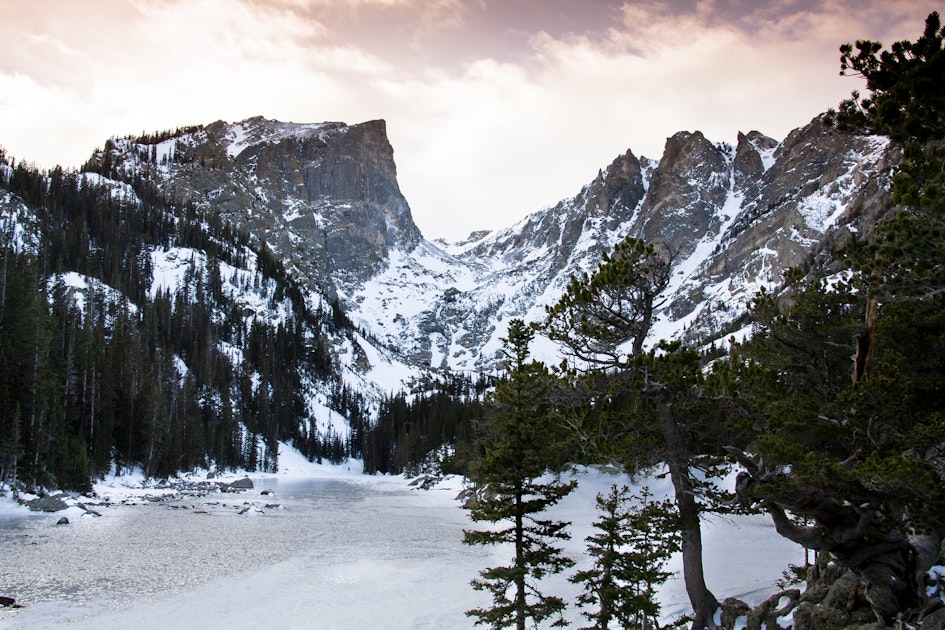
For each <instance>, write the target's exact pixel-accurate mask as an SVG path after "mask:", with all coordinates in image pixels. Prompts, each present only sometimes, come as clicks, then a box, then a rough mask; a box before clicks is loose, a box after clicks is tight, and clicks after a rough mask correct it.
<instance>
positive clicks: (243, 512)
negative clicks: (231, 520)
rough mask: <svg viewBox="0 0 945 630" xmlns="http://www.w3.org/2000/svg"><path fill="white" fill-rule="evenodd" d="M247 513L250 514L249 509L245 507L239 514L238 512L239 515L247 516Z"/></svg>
mask: <svg viewBox="0 0 945 630" xmlns="http://www.w3.org/2000/svg"><path fill="white" fill-rule="evenodd" d="M247 512H249V508H248V507H244V508H243V509H242V510H240V511H239V512H237V514H246V513H247Z"/></svg>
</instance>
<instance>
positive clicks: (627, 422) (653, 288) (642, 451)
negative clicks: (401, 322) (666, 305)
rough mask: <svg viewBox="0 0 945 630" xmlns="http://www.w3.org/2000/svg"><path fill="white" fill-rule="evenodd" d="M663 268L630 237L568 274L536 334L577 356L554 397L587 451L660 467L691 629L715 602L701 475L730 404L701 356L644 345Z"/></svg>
mask: <svg viewBox="0 0 945 630" xmlns="http://www.w3.org/2000/svg"><path fill="white" fill-rule="evenodd" d="M669 268H670V266H669V261H668V258H667V257H666V256H662V255H660V254H659V253H658V252H657V251H656V250H655V249H654V248H653V247H649V246H646V245H645V244H643V243H642V242H641V241H639V240H636V239H628V240H626V241H624V242H623V243H621V244H620V245H619V246H618V248H617V250H616V251H615V253H614V254H613V255H612V256H605V257H604V260H603V262H602V263H601V265H600V266H599V267H598V269H597V271H596V272H595V273H594V274H592V275H590V276H588V275H584V276H582V277H581V278H572V281H571V283H570V284H569V285H568V287H567V290H566V291H565V294H564V295H563V296H562V297H561V299H560V300H559V301H558V303H557V304H555V305H554V306H552V307H549V308H548V309H547V318H546V321H545V323H544V324H543V326H542V330H543V332H545V333H546V334H547V335H548V336H549V337H550V338H551V339H553V340H555V341H558V342H559V343H561V344H563V346H564V347H565V351H566V352H567V353H568V354H569V355H570V357H571V358H572V359H573V360H574V361H573V363H572V364H570V365H569V364H567V363H563V364H562V366H561V375H562V378H563V379H564V380H565V381H566V383H567V388H566V389H567V391H568V394H567V395H566V396H564V397H563V398H562V400H560V401H558V402H559V407H561V408H563V409H565V410H566V422H567V424H568V425H569V427H570V428H571V429H572V431H573V432H574V438H575V439H576V441H577V443H578V444H580V445H581V450H582V455H583V457H584V458H585V459H593V458H598V459H604V460H606V459H618V460H619V461H622V463H624V464H625V466H626V467H627V468H628V469H630V470H638V469H640V468H641V467H647V466H652V465H654V464H656V463H659V462H662V463H664V464H666V466H667V468H668V472H669V476H670V478H671V480H672V483H673V487H674V489H675V501H676V509H677V513H678V520H677V523H678V525H679V527H680V534H681V547H682V557H683V578H684V580H685V582H686V591H687V594H688V595H689V599H690V603H691V604H692V608H693V611H694V614H695V622H694V624H693V628H702V627H711V626H712V625H713V621H712V618H713V616H714V614H715V611H716V609H717V608H718V606H719V602H718V600H717V598H716V597H715V595H714V594H713V593H712V592H711V591H710V590H709V588H708V586H707V585H706V582H705V575H704V568H703V562H702V531H701V524H700V514H701V513H702V511H704V510H705V509H712V507H713V503H716V500H717V498H718V497H717V493H716V492H714V490H713V488H712V485H711V484H709V483H706V482H705V479H706V478H707V477H711V476H713V475H718V474H720V469H719V468H718V463H719V462H718V459H717V458H718V457H720V456H721V455H722V453H721V447H720V440H721V437H720V436H721V435H722V434H725V433H726V428H725V427H726V423H725V422H724V415H725V414H724V409H725V407H726V404H725V403H724V402H722V400H721V399H722V398H724V395H721V394H722V393H723V392H719V394H720V395H716V391H715V390H716V385H717V384H718V385H719V387H724V384H725V381H724V380H717V379H714V378H710V377H711V375H707V374H706V372H705V371H704V369H703V367H704V366H703V365H702V364H701V361H700V356H699V353H698V352H696V351H695V350H694V349H692V348H687V347H685V346H683V345H682V344H681V343H679V342H674V343H660V344H658V345H657V346H656V347H655V348H653V349H652V350H650V351H648V352H644V351H643V341H644V340H645V338H646V337H647V334H648V333H649V331H650V328H651V326H652V322H653V315H654V309H655V307H656V304H657V301H656V300H657V299H658V297H657V296H659V294H660V292H661V291H662V289H663V288H664V287H665V286H666V283H667V282H668V279H669Z"/></svg>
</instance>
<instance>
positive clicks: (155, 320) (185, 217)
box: [0, 153, 363, 489]
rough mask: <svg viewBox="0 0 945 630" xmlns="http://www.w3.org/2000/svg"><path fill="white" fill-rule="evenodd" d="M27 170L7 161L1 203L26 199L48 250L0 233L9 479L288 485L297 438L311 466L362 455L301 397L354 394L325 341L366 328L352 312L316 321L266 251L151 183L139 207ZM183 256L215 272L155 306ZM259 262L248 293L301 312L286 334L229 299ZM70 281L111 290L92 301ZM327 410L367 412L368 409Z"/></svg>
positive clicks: (349, 401)
mask: <svg viewBox="0 0 945 630" xmlns="http://www.w3.org/2000/svg"><path fill="white" fill-rule="evenodd" d="M11 162H12V161H11V160H7V158H6V156H5V155H3V154H2V153H0V195H5V196H9V195H10V194H11V193H12V195H13V197H11V199H12V200H13V203H14V205H15V204H16V199H19V200H22V202H23V203H24V204H25V206H26V207H27V208H28V214H29V215H31V216H32V217H33V218H34V219H35V220H34V221H33V224H34V225H35V226H37V231H38V234H37V236H38V241H39V242H38V246H30V247H25V246H23V245H22V244H21V242H20V240H19V237H17V235H16V233H17V229H18V227H17V226H18V223H16V222H15V221H13V219H12V217H8V216H4V217H2V218H3V221H2V222H0V223H2V225H3V230H2V232H3V233H2V236H0V267H2V268H0V478H2V479H3V480H6V481H12V482H15V483H16V482H19V483H20V484H23V485H25V486H28V487H44V486H45V487H52V486H60V487H68V488H76V489H86V488H88V486H89V483H90V479H91V478H92V477H93V476H94V475H97V474H101V473H104V472H107V471H109V470H111V469H115V468H117V469H118V470H122V469H124V468H126V467H131V466H140V467H141V468H142V469H143V470H144V472H145V473H146V474H147V475H149V476H155V477H164V476H167V475H170V474H173V473H175V472H178V471H183V470H188V469H193V468H195V467H217V468H233V467H244V468H248V469H266V470H274V469H275V468H276V467H277V466H278V461H277V454H278V442H279V441H284V440H290V441H292V442H293V443H294V444H295V445H296V446H297V447H299V448H300V449H301V450H302V452H303V453H305V454H306V455H307V456H309V457H310V458H311V459H313V460H314V459H316V458H320V457H327V458H328V459H330V460H332V461H340V460H342V459H344V457H345V456H347V455H348V454H349V451H350V448H349V447H350V445H349V442H348V440H347V436H341V435H332V434H331V433H330V432H329V433H328V434H327V435H325V434H323V433H320V432H319V431H318V430H317V419H316V418H314V417H312V415H311V414H312V412H311V411H310V410H309V409H308V408H307V404H306V401H305V400H304V399H303V392H304V391H306V384H307V383H308V384H311V383H314V382H318V381H321V382H324V383H326V385H325V387H324V388H323V389H328V388H329V386H328V385H327V383H328V382H337V381H338V379H337V374H336V372H335V368H334V366H333V363H332V359H331V354H330V352H329V347H330V346H329V342H328V341H327V340H326V335H328V334H345V331H346V330H350V322H349V321H348V320H347V318H346V317H345V315H344V313H343V311H341V309H340V306H338V305H337V304H333V305H331V308H329V309H328V310H327V312H320V313H313V312H311V311H310V310H309V309H308V308H307V307H306V306H305V302H304V299H303V296H304V291H303V290H302V288H301V287H300V286H298V284H297V283H296V282H294V281H293V280H291V279H290V278H289V277H288V274H286V272H285V269H284V267H283V266H282V263H281V261H279V260H278V259H277V258H276V257H275V256H274V255H273V254H272V253H271V252H270V250H269V249H268V248H267V247H266V246H265V244H262V245H261V246H255V247H254V246H253V245H252V244H251V242H250V239H249V237H248V235H247V234H246V233H245V232H243V231H241V230H238V229H236V228H234V227H233V226H232V225H230V224H229V223H227V222H225V221H222V220H221V219H220V218H219V217H217V216H214V215H212V214H209V213H206V212H203V211H200V210H198V209H197V208H195V207H194V206H193V205H191V204H187V203H182V202H180V201H178V200H175V199H168V198H166V197H165V196H164V195H162V194H161V193H160V192H159V191H158V190H156V189H155V187H154V186H153V184H151V183H150V182H148V181H145V180H143V179H141V178H139V177H137V176H130V177H128V178H126V179H127V182H126V183H127V184H128V185H129V186H130V187H131V188H132V189H133V190H134V192H135V195H136V196H137V200H136V201H132V200H128V199H124V198H122V196H120V195H115V194H114V193H113V190H112V189H110V188H109V187H108V186H106V185H102V184H99V183H97V181H96V180H95V179H94V178H89V177H88V176H85V175H81V174H77V173H73V172H67V171H64V170H62V169H60V168H56V169H53V170H52V171H49V172H41V171H39V170H37V169H36V168H34V167H32V166H30V165H27V164H24V163H22V162H20V163H18V164H13V163H11ZM21 219H22V217H21ZM171 247H180V248H186V249H189V250H194V251H198V252H202V253H203V254H204V255H205V259H206V261H207V262H206V264H198V263H197V262H191V264H190V266H189V268H188V269H187V271H186V273H185V278H184V282H183V283H182V286H181V287H180V289H179V290H178V291H177V292H176V293H171V292H167V291H152V290H151V288H152V275H153V269H152V268H151V267H152V257H151V253H152V252H153V251H156V250H159V249H164V250H167V249H169V248H171ZM252 253H255V259H256V262H257V269H256V272H255V277H253V276H252V273H250V272H246V273H245V274H244V276H243V280H242V281H243V282H245V283H248V284H250V286H247V287H244V288H247V289H250V288H252V289H253V290H255V291H256V292H257V293H260V294H262V295H265V296H266V297H268V299H269V300H270V304H271V305H272V306H275V305H276V304H277V303H282V304H288V305H289V306H288V307H287V309H286V310H288V311H289V313H290V314H289V316H288V317H286V318H284V320H283V321H280V322H277V323H273V322H271V321H268V320H264V319H255V318H254V317H252V316H248V315H245V314H244V313H243V312H242V311H241V309H240V308H239V307H237V306H235V305H234V304H233V303H231V302H230V301H229V300H228V298H227V296H226V295H224V291H223V279H222V277H221V265H223V264H227V265H231V266H233V267H236V268H246V266H247V265H248V264H249V262H250V261H248V257H249V256H250V255H251V254H252ZM67 272H76V273H78V274H81V275H82V276H84V277H86V278H90V279H95V281H97V282H91V281H90V282H89V286H88V287H87V288H86V289H85V290H84V291H83V292H82V293H78V294H77V293H76V292H75V291H73V290H72V289H71V288H70V287H67V286H66V285H65V284H64V283H63V282H62V278H63V275H62V274H64V273H67ZM116 296H121V297H120V298H119V297H116ZM77 297H78V299H77ZM224 348H227V349H228V351H226V352H224ZM181 365H184V366H186V369H183V370H182V369H181V368H180V366H181ZM329 404H331V405H332V406H334V407H335V408H336V409H337V410H338V411H339V413H342V414H343V415H345V416H346V417H351V418H356V417H357V416H358V414H363V411H362V409H363V402H361V401H360V400H358V399H357V398H356V397H351V396H347V397H344V396H337V397H336V396H332V397H330V401H329Z"/></svg>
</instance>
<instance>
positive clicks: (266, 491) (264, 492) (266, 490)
mask: <svg viewBox="0 0 945 630" xmlns="http://www.w3.org/2000/svg"><path fill="white" fill-rule="evenodd" d="M259 494H261V495H267V494H274V493H273V491H272V490H269V489H268V488H267V489H265V490H263V491H261V492H260V493H259Z"/></svg>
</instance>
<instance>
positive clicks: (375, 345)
mask: <svg viewBox="0 0 945 630" xmlns="http://www.w3.org/2000/svg"><path fill="white" fill-rule="evenodd" d="M735 140H736V141H735V143H734V144H729V143H726V142H715V141H712V140H709V139H708V138H706V137H705V136H704V134H702V133H701V132H699V131H694V132H688V131H684V132H679V133H677V134H675V135H673V136H672V137H670V138H668V139H667V141H666V144H665V148H664V151H663V155H662V156H661V157H660V159H659V160H658V161H657V160H651V159H648V158H645V157H640V158H638V157H636V156H635V155H634V153H633V152H632V151H631V150H628V151H626V152H625V153H623V154H621V155H618V156H617V157H616V158H615V159H614V160H613V162H611V163H610V164H609V165H606V166H605V167H603V168H601V169H599V171H598V173H597V176H596V177H594V178H593V179H592V180H591V181H590V182H589V183H588V184H587V185H585V186H584V187H582V189H581V190H580V191H579V192H578V193H577V194H576V195H575V196H574V197H572V198H569V199H564V200H562V201H560V202H558V203H557V204H555V205H554V206H551V207H548V208H544V209H542V210H540V211H538V212H535V213H534V214H531V215H529V216H527V217H526V218H524V219H522V220H521V221H519V222H518V223H516V224H515V225H513V226H510V227H509V228H506V229H504V230H498V231H495V232H491V233H488V232H479V233H474V234H472V235H470V237H469V238H468V239H466V240H465V241H463V242H460V243H450V244H447V243H439V245H435V244H433V243H429V242H427V241H426V240H424V239H423V238H422V236H421V235H420V232H419V230H418V229H417V227H416V226H415V225H414V223H413V220H412V217H411V215H410V209H409V206H408V204H407V201H406V200H405V199H404V198H403V196H402V195H401V193H400V189H399V187H398V184H397V179H396V167H395V165H394V161H393V149H392V147H391V146H390V143H389V141H388V139H387V134H386V125H385V123H384V121H371V122H367V123H362V124H360V125H351V126H348V125H345V124H344V123H319V124H295V123H282V122H278V121H273V120H267V119H265V118H261V117H257V118H251V119H249V120H245V121H242V122H239V123H235V124H229V123H224V122H216V123H212V124H211V125H208V126H206V127H200V128H196V129H195V130H194V129H192V130H187V131H185V132H181V133H179V134H176V135H173V136H168V137H155V138H143V139H139V140H138V141H127V142H126V143H125V144H121V143H114V144H113V145H112V146H111V147H110V149H109V152H110V153H109V154H108V160H110V162H111V164H112V169H113V171H114V172H115V173H116V176H115V179H120V177H119V176H118V174H120V173H124V174H125V175H126V176H127V175H128V174H129V173H132V172H134V173H139V174H143V175H144V176H146V177H150V178H152V179H153V180H154V182H155V183H156V184H157V185H158V187H159V188H161V189H163V190H165V191H168V192H169V191H174V193H175V194H177V195H179V196H183V197H184V198H186V199H189V200H191V201H193V202H194V203H195V204H197V205H198V206H200V207H203V208H207V209H212V210H213V211H214V212H219V213H221V214H222V215H223V216H225V217H226V218H227V219H228V220H230V221H231V222H232V223H233V224H234V225H236V226H239V227H240V228H241V229H245V230H247V231H248V232H249V233H250V234H251V235H252V236H253V238H255V239H257V240H258V241H265V242H266V243H267V246H268V248H269V249H270V251H271V252H273V253H274V254H275V255H276V256H277V257H279V258H281V259H282V260H283V261H284V264H285V266H286V268H287V269H288V270H289V272H290V274H292V275H293V276H294V277H296V278H297V279H298V280H299V281H300V282H302V283H303V284H304V285H306V286H308V287H310V288H311V289H312V290H313V291H315V292H317V293H319V294H320V295H322V296H324V297H325V298H326V300H331V301H334V300H336V299H337V300H338V301H339V302H340V303H341V304H342V305H343V307H344V309H345V311H346V312H347V314H348V316H349V317H350V319H351V320H352V322H353V323H354V324H355V325H356V326H358V327H359V328H360V329H361V330H362V331H364V333H365V336H364V338H363V339H361V342H363V343H362V344H361V345H362V346H363V351H362V352H361V353H360V354H358V356H359V357H360V358H359V359H357V363H358V364H359V365H361V367H362V369H361V371H362V373H364V374H369V373H371V370H376V369H377V368H378V367H379V366H377V365H373V364H372V365H373V367H370V366H367V367H365V366H366V365H367V363H370V362H371V361H370V359H369V358H366V357H368V355H370V356H371V357H374V361H379V362H381V363H389V364H394V363H397V362H399V361H403V362H406V363H409V364H412V365H415V366H417V367H420V368H426V369H450V370H469V371H478V370H491V369H493V368H494V367H495V366H496V364H497V360H498V359H497V356H498V355H497V353H498V351H499V349H500V347H501V342H500V339H501V338H502V337H503V336H504V334H505V332H506V326H507V323H508V321H509V320H510V319H512V318H515V317H523V318H525V319H526V320H532V321H535V320H540V319H542V318H543V316H544V308H545V306H548V305H551V304H553V303H554V302H555V301H557V299H558V297H559V296H560V295H561V293H562V291H563V290H564V287H565V286H566V284H567V282H568V280H569V279H570V277H571V276H572V275H574V274H579V273H582V272H592V271H593V270H594V269H595V268H596V266H597V265H598V264H599V262H600V260H601V256H602V254H603V253H604V252H607V251H609V250H610V249H612V248H613V246H614V244H616V243H617V242H619V241H620V240H622V239H623V238H624V237H626V236H628V235H632V236H634V237H639V238H642V239H644V240H646V241H648V242H653V243H660V244H662V245H663V246H665V247H666V249H667V250H668V251H669V252H670V254H671V256H672V258H673V276H672V282H671V283H670V286H669V288H668V289H667V294H666V295H665V296H664V297H665V298H666V300H665V302H664V304H665V306H664V307H663V309H662V311H661V312H660V313H659V317H658V321H657V326H656V327H655V328H654V330H653V332H652V335H651V337H652V339H651V341H655V340H657V339H660V338H680V337H683V338H686V339H688V340H690V341H694V342H699V343H702V342H707V341H710V340H712V339H716V338H719V337H720V336H722V335H727V334H728V333H729V332H731V331H732V330H733V329H735V328H737V327H738V325H739V322H740V321H741V319H742V318H743V317H744V315H745V313H746V309H747V305H748V304H749V302H750V300H751V298H752V296H753V295H754V293H755V292H756V291H757V290H758V289H759V288H761V287H772V288H773V287H777V286H778V285H779V284H780V282H781V276H782V272H783V271H784V270H785V269H787V268H788V267H791V266H794V265H798V264H801V263H805V262H808V261H812V260H814V259H815V258H816V257H818V256H820V257H821V258H823V255H822V254H823V251H825V249H827V248H828V246H829V245H830V244H831V243H834V242H837V241H838V240H842V239H843V238H844V237H843V234H844V233H846V231H847V230H849V229H858V223H859V222H867V223H868V222H869V221H871V220H873V219H875V217H876V216H877V214H878V213H879V212H881V211H882V208H883V207H885V206H884V205H883V200H884V199H885V194H886V188H885V180H884V178H885V177H886V175H885V174H886V173H888V168H886V166H885V164H886V161H888V160H889V159H890V158H889V157H888V156H887V155H886V148H887V145H886V143H885V141H884V140H882V139H878V138H864V137H855V136H849V135H840V134H833V133H831V132H830V131H829V130H827V129H826V127H824V125H823V124H822V122H821V121H820V120H819V119H814V120H813V121H811V123H809V124H808V125H806V126H804V127H802V128H799V129H797V130H795V131H793V132H792V133H791V134H790V135H789V136H788V137H787V138H785V139H784V140H783V141H782V142H778V141H776V140H774V139H772V138H769V137H767V136H765V135H763V134H761V133H759V132H757V131H751V132H748V133H745V134H742V133H740V134H739V135H738V137H737V138H736V139H735ZM95 159H98V160H99V161H104V160H105V156H104V155H98V156H97V157H96V158H93V160H95ZM100 170H101V169H100ZM535 350H536V352H537V353H538V354H539V355H540V356H542V358H547V359H549V360H554V361H557V357H556V353H555V349H554V348H553V347H551V346H550V345H549V344H545V343H544V342H542V341H540V340H539V341H538V342H536V346H535ZM352 356H354V355H352ZM384 357H387V358H384ZM352 361H354V359H352ZM389 376H390V375H389V374H388V375H387V377H385V378H386V379H387V380H386V381H385V382H387V381H389Z"/></svg>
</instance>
